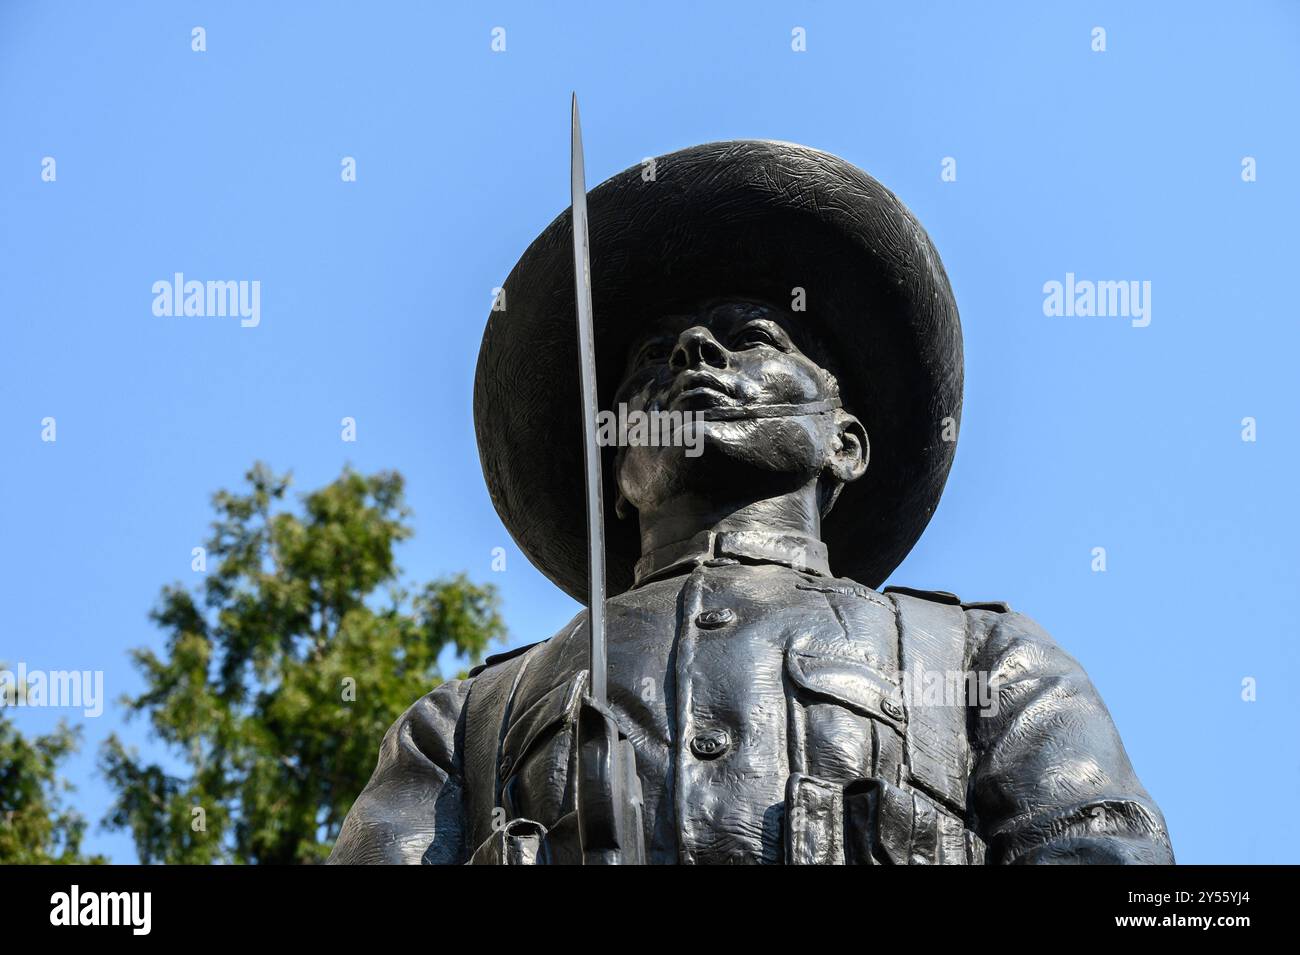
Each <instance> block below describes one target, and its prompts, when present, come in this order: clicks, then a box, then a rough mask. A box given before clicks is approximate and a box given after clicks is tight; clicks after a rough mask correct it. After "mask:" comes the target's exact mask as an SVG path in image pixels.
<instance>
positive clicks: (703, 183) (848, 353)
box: [474, 140, 962, 602]
mask: <svg viewBox="0 0 1300 955" xmlns="http://www.w3.org/2000/svg"><path fill="white" fill-rule="evenodd" d="M651 172H652V173H653V175H651ZM587 202H588V216H589V223H590V237H591V287H592V302H593V307H594V311H595V329H596V360H597V364H598V368H599V374H598V379H599V382H598V387H599V394H600V399H601V407H603V408H608V407H609V406H610V401H611V398H612V396H613V395H614V392H615V390H616V388H617V387H618V384H619V378H620V375H621V374H622V371H623V368H624V366H625V363H626V358H627V355H626V352H627V348H628V346H629V345H630V343H631V340H632V339H633V338H634V337H635V335H636V333H637V332H638V330H641V329H643V328H644V327H645V324H646V323H647V322H648V321H650V320H653V319H654V318H656V317H657V316H660V315H663V314H666V313H668V312H669V311H670V310H672V309H674V308H680V307H685V306H689V305H690V304H692V303H694V302H697V301H700V300H702V299H706V298H717V297H719V296H735V297H736V298H746V297H752V298H757V299H761V300H765V301H769V302H774V303H777V304H781V303H785V304H787V305H788V304H789V303H791V302H792V300H793V298H794V294H795V293H794V291H793V290H794V289H796V288H800V289H803V300H804V305H805V307H806V310H805V311H796V312H793V313H792V314H793V317H794V319H795V320H796V321H797V322H801V323H803V322H806V323H807V324H808V325H809V326H810V328H811V330H812V332H813V335H814V336H815V338H816V340H818V341H819V342H820V343H821V344H822V347H823V350H825V351H826V352H827V353H828V357H829V361H828V364H829V366H830V369H831V370H832V371H833V372H834V373H835V374H836V376H837V377H838V379H839V383H840V393H841V398H842V400H843V404H844V407H845V409H846V410H848V411H849V412H851V413H852V414H854V415H856V416H857V417H858V418H859V419H860V420H861V421H862V423H863V426H864V427H865V428H866V431H867V435H868V439H869V441H870V443H871V460H870V465H869V467H868V468H867V472H866V475H865V476H864V477H863V478H862V479H860V480H858V481H856V482H854V483H852V484H850V485H848V486H847V487H845V488H844V491H843V492H842V494H841V495H840V498H839V500H838V501H837V502H836V504H835V507H834V509H833V510H832V512H831V513H830V514H829V515H828V516H827V517H826V519H825V520H824V522H823V527H822V537H823V539H824V540H825V542H826V544H827V547H828V549H829V553H830V563H831V567H832V569H833V570H834V572H835V573H837V574H839V575H841V576H846V577H850V578H852V579H854V580H857V581H858V582H860V583H863V584H866V585H868V586H870V587H879V586H880V584H881V583H882V582H883V581H884V580H885V578H886V577H887V576H888V575H889V574H890V572H892V571H893V569H894V568H895V567H897V566H898V564H899V563H900V562H901V561H902V560H903V558H904V557H906V556H907V553H908V551H910V550H911V549H912V545H913V544H915V543H916V540H917V538H919V537H920V536H921V532H922V531H923V530H924V529H925V526H926V524H928V523H929V521H930V517H931V515H932V514H933V513H934V509H935V506H936V505H937V504H938V501H939V496H940V494H942V492H943V486H944V482H945V481H946V480H947V477H948V469H949V467H950V466H951V464H952V457H953V452H954V450H955V448H956V441H955V433H956V425H957V423H959V422H960V419H961V402H962V339H961V323H960V321H959V319H958V316H957V306H956V303H955V302H954V301H953V295H952V290H951V288H950V287H949V284H948V277H947V275H946V274H945V272H944V269H943V265H942V263H941V262H940V261H939V255H938V253H937V252H936V251H935V249H934V246H933V245H932V244H931V242H930V239H929V237H928V236H927V235H926V233H925V230H924V229H923V228H921V225H920V223H919V222H917V220H916V218H915V217H914V216H913V215H912V214H911V213H910V212H909V211H908V210H907V208H906V207H905V206H904V205H903V204H902V203H901V202H900V201H899V200H898V198H897V197H896V196H894V194H893V193H891V192H890V191H889V190H888V189H886V188H885V187H884V186H882V185H881V184H880V183H879V182H877V181H876V180H875V179H873V178H872V177H871V176H869V175H867V174H866V173H864V172H863V171H862V170H860V169H858V168H857V167H855V166H853V165H851V164H850V163H848V162H845V161H844V160H843V159H840V158H838V157H836V156H832V155H830V154H828V153H824V152H820V151H818V150H815V149H809V148H807V147H805V146H797V145H794V144H791V143H780V142H765V141H749V140H744V141H735V142H719V143H707V144H705V145H702V146H694V147H691V148H690V149H683V150H681V151H679V152H675V153H671V154H669V155H666V156H662V157H660V158H658V159H657V160H655V162H654V165H653V167H651V166H649V165H648V164H642V165H638V166H633V167H632V168H630V169H627V170H625V171H624V172H621V173H619V174H618V175H616V176H614V177H613V178H611V179H608V180H606V181H605V182H603V183H601V184H600V185H599V186H597V187H596V188H595V189H593V190H591V192H590V193H589V194H588V199H587ZM572 236H573V232H572V222H571V219H570V214H569V211H568V210H566V211H565V212H563V213H562V214H561V215H560V216H559V217H558V218H556V219H555V221H554V222H552V223H551V224H550V225H549V226H547V227H546V229H545V231H543V232H542V234H541V235H540V236H538V237H537V239H536V240H534V242H533V243H532V245H530V246H529V247H528V249H527V251H525V252H524V254H523V257H522V258H520V260H519V262H518V263H517V264H516V265H515V267H514V269H513V271H511V273H510V276H509V277H508V278H507V279H506V281H505V284H504V286H503V288H504V290H505V291H504V306H505V307H504V308H502V309H500V310H494V311H492V312H491V313H490V314H489V316H488V324H487V330H486V331H485V332H484V334H483V344H482V347H481V348H480V350H479V359H478V370H477V373H476V377H475V382H474V426H475V430H476V432H477V435H478V447H479V456H480V459H481V461H482V464H483V475H484V477H485V478H486V479H487V485H488V490H489V492H490V493H491V495H492V503H493V504H494V505H495V506H496V509H497V513H498V514H499V515H500V516H501V520H502V521H503V522H504V523H505V525H506V528H507V529H508V530H509V531H510V533H511V535H512V536H513V537H514V539H515V541H516V543H518V545H519V547H520V548H521V549H522V550H523V551H524V553H525V554H527V555H528V558H529V559H530V560H531V561H532V562H533V563H534V564H535V565H536V566H537V567H538V568H539V569H540V570H541V571H542V572H543V573H544V574H546V576H547V577H549V578H550V579H551V580H552V581H554V582H555V583H556V584H558V585H559V586H560V587H561V588H563V589H564V590H565V591H566V592H567V593H568V594H570V595H571V596H573V597H574V598H575V599H577V600H580V601H584V602H585V601H586V599H587V586H588V585H587V536H586V535H587V528H586V516H585V514H586V508H585V505H584V486H583V474H584V469H583V457H582V453H583V452H582V424H581V405H580V402H579V371H578V345H577V318H576V311H575V309H576V304H575V297H574V281H573V247H572V242H573V238H572ZM945 419H951V420H949V421H945ZM945 430H946V432H947V433H946V434H945ZM945 437H947V438H952V439H953V440H945ZM615 451H616V449H614V448H606V449H605V458H604V460H603V465H604V469H603V470H604V481H605V500H606V517H605V521H606V525H605V526H606V551H607V556H606V563H607V565H608V567H607V578H608V579H607V586H608V592H609V593H610V594H611V595H613V594H618V593H621V592H622V591H624V590H626V589H628V588H629V587H631V586H632V583H633V579H632V572H633V566H634V564H635V563H636V560H637V558H638V557H639V556H640V538H639V534H638V529H637V526H636V518H635V515H633V516H631V517H629V518H627V519H624V520H620V519H619V518H618V517H616V516H615V514H614V500H615V475H614V455H615Z"/></svg>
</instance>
